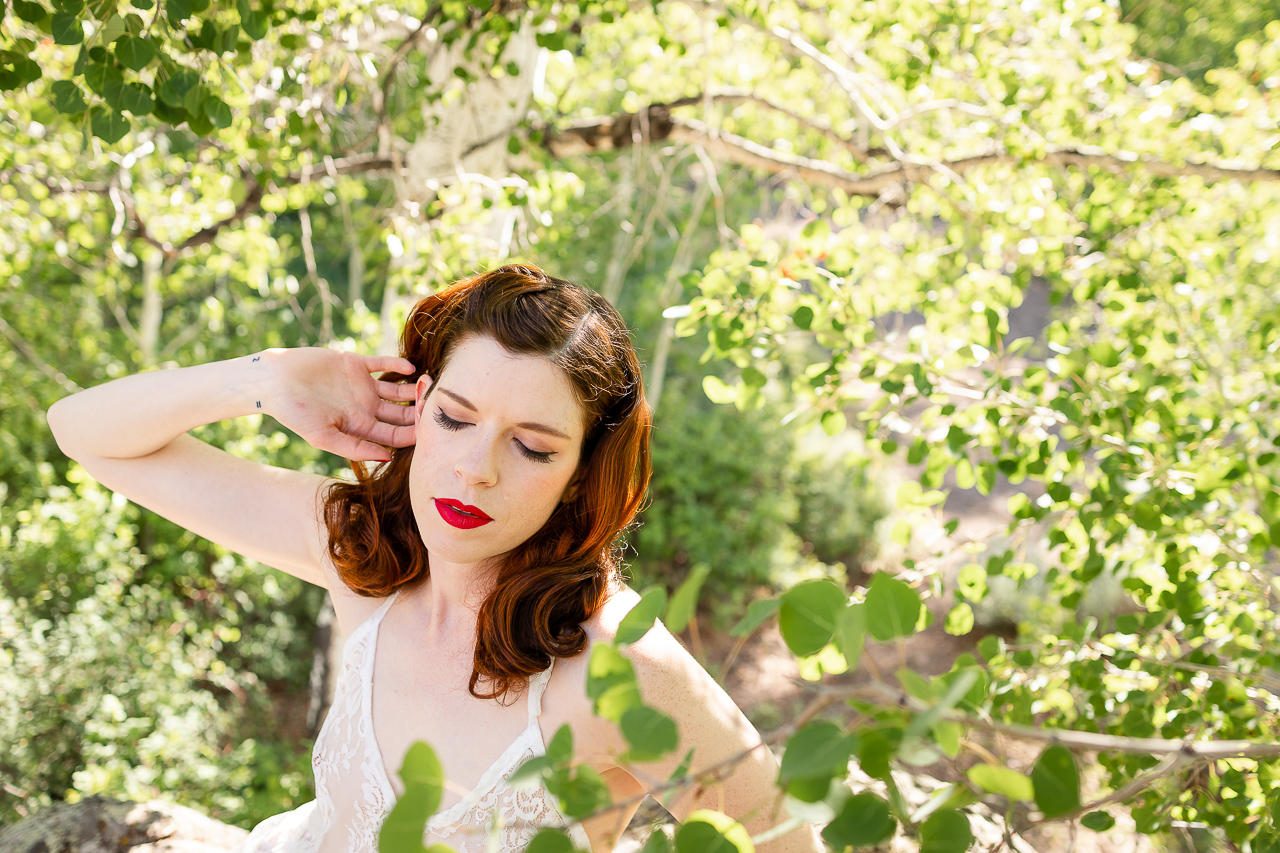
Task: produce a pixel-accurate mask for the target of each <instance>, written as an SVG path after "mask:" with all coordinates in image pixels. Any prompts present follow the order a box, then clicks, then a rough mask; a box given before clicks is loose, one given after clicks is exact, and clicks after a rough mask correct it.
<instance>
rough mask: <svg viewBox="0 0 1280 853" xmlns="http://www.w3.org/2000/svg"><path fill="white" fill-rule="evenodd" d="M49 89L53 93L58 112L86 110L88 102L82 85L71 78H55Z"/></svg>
mask: <svg viewBox="0 0 1280 853" xmlns="http://www.w3.org/2000/svg"><path fill="white" fill-rule="evenodd" d="M49 91H50V92H51V93H52V94H53V106H54V109H56V110H57V111H58V112H60V113H66V114H68V115H71V114H76V113H82V112H84V111H85V107H86V104H85V102H84V96H83V95H82V94H81V92H80V87H79V86H77V85H76V84H75V83H73V82H71V81H70V80H55V81H54V83H53V85H51V86H50V87H49Z"/></svg>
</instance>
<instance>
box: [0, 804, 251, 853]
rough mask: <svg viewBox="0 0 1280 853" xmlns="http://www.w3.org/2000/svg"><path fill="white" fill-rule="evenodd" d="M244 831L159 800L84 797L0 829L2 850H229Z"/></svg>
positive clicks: (74, 852)
mask: <svg viewBox="0 0 1280 853" xmlns="http://www.w3.org/2000/svg"><path fill="white" fill-rule="evenodd" d="M248 834H249V833H248V832H246V831H245V830H243V829H240V828H238V827H234V826H228V825H227V824H225V823H222V822H220V821H216V820H214V819H213V818H211V817H206V816H205V815H202V814H201V813H200V812H198V811H195V810H194V809H189V808H187V807H185V806H178V805H174V804H172V803H166V802H162V801H160V800H152V801H150V802H146V803H131V802H126V801H123V800H111V799H107V798H106V797H88V798H86V799H84V800H81V801H80V802H78V803H57V804H55V805H53V806H50V807H49V808H46V809H43V810H42V811H40V812H38V813H37V814H34V815H32V816H31V817H29V818H27V819H25V820H22V821H19V822H18V823H15V824H13V825H12V826H7V827H4V828H3V829H0V853H124V851H128V853H228V852H229V851H232V850H234V849H235V848H236V847H237V846H238V845H239V844H240V843H241V842H242V841H244V839H245V837H247V836H248Z"/></svg>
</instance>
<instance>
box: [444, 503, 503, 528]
mask: <svg viewBox="0 0 1280 853" xmlns="http://www.w3.org/2000/svg"><path fill="white" fill-rule="evenodd" d="M435 502H436V511H437V512H439V513H440V517H441V518H443V519H444V520H445V521H446V522H448V523H449V524H451V525H453V526H454V527H458V528H461V529H463V530H470V529H472V528H475V527H479V526H480V525H482V524H488V523H489V522H491V521H493V519H492V518H490V517H489V516H487V515H485V513H484V511H483V510H481V509H479V508H478V507H474V506H471V505H470V504H464V503H462V502H461V501H455V500H453V499H451V498H435Z"/></svg>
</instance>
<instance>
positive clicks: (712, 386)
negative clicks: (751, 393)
mask: <svg viewBox="0 0 1280 853" xmlns="http://www.w3.org/2000/svg"><path fill="white" fill-rule="evenodd" d="M702 392H703V393H704V394H706V395H707V399H708V400H710V401H711V402H713V403H717V404H719V405H724V404H726V403H732V402H733V401H734V400H736V399H738V391H737V389H736V388H734V387H732V386H731V385H726V384H725V383H724V381H723V380H721V379H720V377H719V376H704V377H702Z"/></svg>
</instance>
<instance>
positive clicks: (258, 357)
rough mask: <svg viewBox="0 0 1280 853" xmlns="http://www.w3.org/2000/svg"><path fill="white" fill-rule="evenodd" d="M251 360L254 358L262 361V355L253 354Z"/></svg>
mask: <svg viewBox="0 0 1280 853" xmlns="http://www.w3.org/2000/svg"><path fill="white" fill-rule="evenodd" d="M253 360H254V361H262V356H260V355H255V356H254V357H253Z"/></svg>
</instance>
